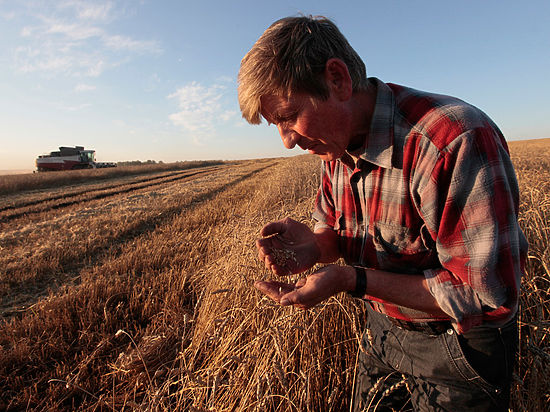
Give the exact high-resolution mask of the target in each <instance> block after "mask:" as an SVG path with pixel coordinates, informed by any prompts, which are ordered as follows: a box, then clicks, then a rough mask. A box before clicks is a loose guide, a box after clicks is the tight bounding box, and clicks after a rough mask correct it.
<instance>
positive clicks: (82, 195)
mask: <svg viewBox="0 0 550 412" xmlns="http://www.w3.org/2000/svg"><path fill="white" fill-rule="evenodd" d="M223 167H227V166H213V167H209V168H208V169H201V170H195V171H192V172H189V171H180V172H177V173H172V174H169V175H163V176H157V177H153V178H147V179H142V180H140V181H138V182H133V183H123V184H118V185H111V186H107V187H101V188H98V189H93V190H82V191H79V192H75V193H70V194H62V195H57V196H51V197H47V198H43V199H38V200H33V201H28V202H25V203H21V204H19V205H15V206H5V207H4V208H1V209H0V223H6V222H9V221H11V220H14V219H17V218H20V217H22V216H28V215H30V214H37V213H41V212H45V211H48V210H56V209H61V208H64V207H68V206H72V205H75V204H79V203H85V202H90V201H92V200H98V199H105V198H107V197H112V196H118V195H121V194H125V193H129V192H132V191H135V190H140V189H146V188H152V187H154V186H160V185H163V184H166V183H171V182H175V181H178V180H186V179H188V178H191V177H198V176H200V175H203V174H206V173H211V172H214V171H217V170H219V169H220V168H223ZM58 200H61V201H60V202H58V203H54V204H51V203H50V202H56V201H58ZM33 206H36V208H33ZM28 208H29V209H28ZM6 211H11V213H10V212H8V213H4V212H6ZM2 215H3V216H2Z"/></svg>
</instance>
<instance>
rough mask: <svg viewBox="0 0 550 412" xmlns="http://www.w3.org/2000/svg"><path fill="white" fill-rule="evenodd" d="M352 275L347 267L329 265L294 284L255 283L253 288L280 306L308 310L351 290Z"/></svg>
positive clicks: (276, 282) (352, 271) (352, 270)
mask: <svg viewBox="0 0 550 412" xmlns="http://www.w3.org/2000/svg"><path fill="white" fill-rule="evenodd" d="M354 273H355V272H354V269H353V268H350V267H349V266H339V265H329V266H325V267H323V268H321V269H319V270H318V271H317V272H315V273H313V274H311V275H309V276H308V277H306V278H302V279H300V280H298V282H296V283H295V284H290V283H284V282H278V281H257V282H255V283H254V286H255V287H256V289H258V290H259V291H260V292H262V293H264V294H265V295H267V296H268V297H270V298H271V299H273V300H274V301H275V302H277V303H280V304H281V305H282V306H289V305H294V306H296V307H298V308H301V309H309V308H311V307H313V306H315V305H317V304H319V303H321V302H322V301H324V300H326V299H328V298H330V297H331V296H333V295H335V294H337V293H339V292H343V291H347V290H352V289H353V288H354V285H353V282H354V279H355V278H354Z"/></svg>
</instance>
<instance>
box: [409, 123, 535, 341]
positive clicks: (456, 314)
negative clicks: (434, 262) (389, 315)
mask: <svg viewBox="0 0 550 412" xmlns="http://www.w3.org/2000/svg"><path fill="white" fill-rule="evenodd" d="M504 145H505V143H504V142H503V140H502V139H501V137H500V135H499V134H498V132H497V131H495V130H494V129H493V128H492V127H490V125H488V126H487V127H485V128H483V127H480V128H478V129H475V130H471V131H468V132H466V133H464V134H463V135H461V136H459V137H458V138H456V139H454V140H453V142H452V143H451V144H450V145H449V146H447V147H446V148H445V149H444V150H440V151H438V154H437V156H434V157H432V159H431V160H430V159H429V157H428V159H427V161H432V163H433V164H432V165H431V166H430V169H431V172H430V173H425V174H422V176H418V182H417V183H418V186H417V190H418V195H419V199H420V209H421V212H422V214H423V216H422V217H423V219H424V221H425V223H426V225H427V227H428V230H429V231H430V234H431V236H432V238H433V239H434V240H435V244H436V248H437V253H438V257H439V261H440V263H441V268H437V269H429V270H425V271H424V275H425V277H426V280H427V283H428V286H429V289H430V292H431V293H432V295H433V296H434V297H435V299H436V300H437V302H438V304H439V306H440V307H441V309H442V310H443V311H445V312H446V313H447V314H448V315H449V316H451V317H452V318H453V319H455V321H456V323H457V326H458V330H459V331H461V332H464V331H466V330H468V329H470V328H471V327H473V326H476V325H479V324H481V323H490V324H495V325H498V324H503V323H505V322H506V321H508V320H509V319H511V318H512V317H513V316H514V315H515V313H516V311H517V308H518V300H519V288H520V281H521V276H522V273H523V270H524V267H523V266H524V260H525V256H526V252H527V242H526V240H525V237H524V235H523V233H522V231H521V229H520V228H519V225H518V220H517V213H518V198H519V193H518V192H519V191H518V186H517V180H516V176H515V172H514V169H513V166H512V164H511V160H510V157H509V155H508V151H507V149H506V147H505V146H504ZM424 170H428V168H427V167H426V165H424Z"/></svg>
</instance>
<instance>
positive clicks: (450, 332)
mask: <svg viewBox="0 0 550 412" xmlns="http://www.w3.org/2000/svg"><path fill="white" fill-rule="evenodd" d="M447 333H448V334H449V335H452V334H453V333H455V331H454V330H453V329H451V328H449V329H447Z"/></svg>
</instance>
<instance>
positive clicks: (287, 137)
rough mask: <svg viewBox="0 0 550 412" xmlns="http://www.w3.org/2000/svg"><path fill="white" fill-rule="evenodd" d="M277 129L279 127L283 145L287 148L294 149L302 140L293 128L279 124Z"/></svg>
mask: <svg viewBox="0 0 550 412" xmlns="http://www.w3.org/2000/svg"><path fill="white" fill-rule="evenodd" d="M277 129H279V134H280V135H281V139H282V140H283V145H284V146H285V147H286V148H287V149H293V148H294V146H296V144H297V143H298V141H299V140H300V137H299V136H298V134H297V133H295V132H294V131H293V130H291V129H288V128H286V127H282V126H277Z"/></svg>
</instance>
